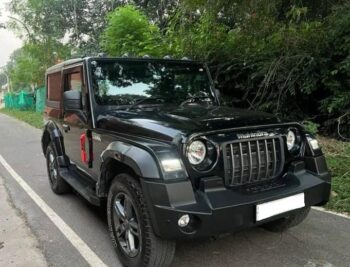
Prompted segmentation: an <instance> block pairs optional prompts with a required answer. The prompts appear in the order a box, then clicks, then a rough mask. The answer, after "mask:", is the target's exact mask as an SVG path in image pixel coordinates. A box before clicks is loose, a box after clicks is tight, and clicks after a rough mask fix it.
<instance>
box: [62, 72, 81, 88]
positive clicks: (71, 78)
mask: <svg viewBox="0 0 350 267" xmlns="http://www.w3.org/2000/svg"><path fill="white" fill-rule="evenodd" d="M67 86H68V88H66V90H77V91H79V92H81V88H82V77H81V72H73V73H69V74H68V75H67Z"/></svg>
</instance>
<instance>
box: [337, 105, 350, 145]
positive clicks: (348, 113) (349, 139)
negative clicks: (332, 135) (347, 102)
mask: <svg viewBox="0 0 350 267" xmlns="http://www.w3.org/2000/svg"><path fill="white" fill-rule="evenodd" d="M348 115H349V116H350V110H349V111H347V112H345V113H344V114H343V115H341V116H340V117H339V118H338V119H337V122H338V127H337V128H338V135H339V136H340V138H342V139H344V140H346V141H350V138H348V137H345V136H343V135H342V134H341V133H340V125H341V120H342V118H344V117H345V116H348Z"/></svg>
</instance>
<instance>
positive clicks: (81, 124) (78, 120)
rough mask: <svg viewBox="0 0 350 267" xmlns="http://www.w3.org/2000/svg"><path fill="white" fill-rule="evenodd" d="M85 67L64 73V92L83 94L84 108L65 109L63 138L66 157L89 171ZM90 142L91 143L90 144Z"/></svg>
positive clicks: (89, 145) (77, 67)
mask: <svg viewBox="0 0 350 267" xmlns="http://www.w3.org/2000/svg"><path fill="white" fill-rule="evenodd" d="M83 70H84V68H83V65H81V66H76V67H73V68H68V69H65V70H64V71H63V75H64V91H68V90H76V91H78V92H80V93H81V96H82V97H81V99H82V108H81V110H77V111H67V110H64V109H63V122H62V128H63V138H64V146H65V152H66V155H67V156H68V157H69V159H70V160H71V161H72V162H73V163H74V164H76V165H77V167H79V168H81V169H83V170H88V169H89V165H91V162H90V157H89V154H90V150H91V145H92V142H91V138H90V137H89V133H90V132H91V131H90V129H89V125H88V121H89V120H88V114H89V113H88V112H87V105H86V95H87V92H86V82H85V80H84V75H83V73H84V72H83ZM89 141H90V142H89Z"/></svg>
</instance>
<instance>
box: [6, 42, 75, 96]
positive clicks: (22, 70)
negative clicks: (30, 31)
mask: <svg viewBox="0 0 350 267" xmlns="http://www.w3.org/2000/svg"><path fill="white" fill-rule="evenodd" d="M69 54H70V53H69V48H68V47H67V46H65V45H62V44H61V43H58V42H55V41H52V40H51V41H47V42H46V43H39V42H35V43H30V42H29V43H26V44H25V45H24V46H23V47H22V48H20V49H18V50H17V51H15V52H14V53H13V54H12V55H11V58H10V62H9V63H8V64H7V71H8V73H9V76H10V78H11V83H12V88H13V89H14V91H18V90H20V89H28V90H31V89H32V88H34V87H37V86H41V85H44V83H45V71H46V69H47V68H48V67H49V66H52V65H54V64H55V61H56V60H57V58H61V59H62V58H63V59H65V58H68V57H69Z"/></svg>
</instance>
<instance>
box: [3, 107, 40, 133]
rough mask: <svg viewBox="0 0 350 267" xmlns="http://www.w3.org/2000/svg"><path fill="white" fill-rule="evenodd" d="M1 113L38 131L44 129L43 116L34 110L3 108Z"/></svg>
mask: <svg viewBox="0 0 350 267" xmlns="http://www.w3.org/2000/svg"><path fill="white" fill-rule="evenodd" d="M0 112H1V113H4V114H6V115H9V116H11V117H14V118H16V119H19V120H21V121H24V122H26V123H28V124H30V125H32V126H34V127H35V128H38V129H42V128H43V126H44V122H43V115H42V114H41V113H37V112H35V111H33V110H16V109H7V108H3V109H0Z"/></svg>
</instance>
